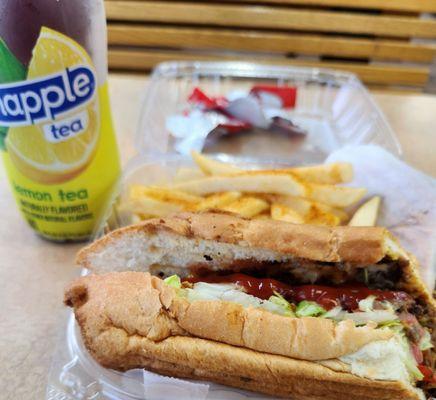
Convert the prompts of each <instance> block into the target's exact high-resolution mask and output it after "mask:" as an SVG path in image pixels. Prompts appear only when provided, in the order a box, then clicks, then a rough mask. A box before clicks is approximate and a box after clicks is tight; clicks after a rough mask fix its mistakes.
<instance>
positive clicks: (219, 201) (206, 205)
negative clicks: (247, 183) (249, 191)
mask: <svg viewBox="0 0 436 400" xmlns="http://www.w3.org/2000/svg"><path fill="white" fill-rule="evenodd" d="M241 196H242V193H241V192H224V193H216V194H212V195H210V196H208V197H206V198H205V199H204V200H202V201H200V203H198V204H197V205H196V206H195V207H194V210H195V211H205V210H213V209H220V208H222V207H224V206H227V205H228V204H230V203H233V202H234V201H235V200H238V199H239V198H240V197H241Z"/></svg>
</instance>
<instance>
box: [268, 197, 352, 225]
mask: <svg viewBox="0 0 436 400" xmlns="http://www.w3.org/2000/svg"><path fill="white" fill-rule="evenodd" d="M262 198H264V199H266V200H267V201H269V202H271V203H279V204H282V205H285V206H288V207H290V208H292V209H293V210H295V211H296V212H298V213H299V214H300V215H302V216H303V217H304V220H305V221H306V222H307V223H315V222H316V223H318V224H321V225H332V226H335V225H339V224H340V223H341V222H345V221H347V220H348V214H347V213H346V212H345V211H343V210H341V209H339V208H335V207H331V206H328V205H327V204H323V203H318V202H316V201H313V200H309V199H304V198H302V197H295V196H284V195H271V194H267V193H266V194H264V195H262Z"/></svg>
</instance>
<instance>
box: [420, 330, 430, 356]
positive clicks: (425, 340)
mask: <svg viewBox="0 0 436 400" xmlns="http://www.w3.org/2000/svg"><path fill="white" fill-rule="evenodd" d="M432 347H433V344H432V342H431V335H430V332H429V331H428V330H425V333H424V335H423V336H422V338H421V340H420V341H419V349H420V350H421V351H425V350H428V349H431V348H432Z"/></svg>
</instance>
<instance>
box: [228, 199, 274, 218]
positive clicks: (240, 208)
mask: <svg viewBox="0 0 436 400" xmlns="http://www.w3.org/2000/svg"><path fill="white" fill-rule="evenodd" d="M268 208H269V204H268V202H266V201H265V200H262V199H258V198H256V197H250V196H246V197H242V198H240V199H238V200H236V201H234V202H233V203H230V204H229V205H227V206H225V207H222V209H223V210H225V211H229V212H232V213H235V214H239V215H240V216H242V217H245V218H252V217H254V216H255V215H257V214H260V213H261V212H263V211H265V210H267V209H268Z"/></svg>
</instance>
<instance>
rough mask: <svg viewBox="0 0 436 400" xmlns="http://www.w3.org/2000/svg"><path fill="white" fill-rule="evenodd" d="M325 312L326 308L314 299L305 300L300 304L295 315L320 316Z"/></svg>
mask: <svg viewBox="0 0 436 400" xmlns="http://www.w3.org/2000/svg"><path fill="white" fill-rule="evenodd" d="M325 312H326V310H325V309H324V308H323V307H321V306H320V305H319V304H318V303H316V302H314V301H307V300H303V301H301V302H300V303H299V304H298V306H297V310H296V311H295V315H296V316H297V317H318V316H320V315H322V314H325Z"/></svg>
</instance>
